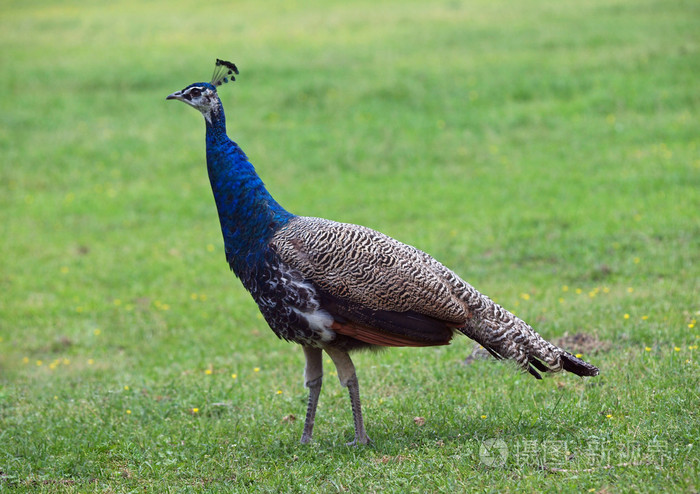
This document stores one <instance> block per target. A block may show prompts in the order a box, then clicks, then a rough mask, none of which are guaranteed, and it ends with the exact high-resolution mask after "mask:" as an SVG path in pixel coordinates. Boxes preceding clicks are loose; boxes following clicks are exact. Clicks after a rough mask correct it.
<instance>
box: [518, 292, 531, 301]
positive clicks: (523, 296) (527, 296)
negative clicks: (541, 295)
mask: <svg viewBox="0 0 700 494" xmlns="http://www.w3.org/2000/svg"><path fill="white" fill-rule="evenodd" d="M520 298H522V299H523V300H530V294H529V293H521V294H520Z"/></svg>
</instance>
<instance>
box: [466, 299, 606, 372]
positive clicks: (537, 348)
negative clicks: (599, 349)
mask: <svg viewBox="0 0 700 494" xmlns="http://www.w3.org/2000/svg"><path fill="white" fill-rule="evenodd" d="M480 309H481V310H480V311H479V312H477V313H475V314H474V316H473V317H472V318H471V319H470V321H469V323H468V324H467V325H465V326H464V327H461V328H459V331H460V332H462V333H464V334H465V335H466V336H468V337H469V338H471V339H473V340H475V341H476V342H477V343H479V344H480V345H481V346H483V347H484V348H485V349H486V350H488V351H489V353H491V355H493V356H494V357H496V358H497V359H511V360H514V361H515V362H516V363H517V364H518V365H519V366H520V367H521V368H522V369H523V370H524V371H527V372H529V373H530V374H532V375H533V376H534V377H535V378H536V379H542V376H541V375H540V373H539V372H538V371H540V372H559V371H561V370H562V369H563V370H565V371H568V372H572V373H574V374H576V375H578V376H597V375H598V372H599V371H598V368H597V367H595V366H594V365H591V364H589V363H588V362H585V361H584V360H581V359H580V358H578V357H575V356H574V355H572V354H570V353H568V352H566V351H564V350H562V349H561V348H559V347H557V346H555V345H553V344H552V343H550V342H548V341H547V340H545V339H544V338H542V337H541V336H540V335H539V334H538V333H537V332H536V331H535V330H534V329H532V328H531V327H530V326H529V325H528V324H527V323H526V322H525V321H523V320H522V319H520V318H518V317H516V316H515V315H514V314H512V313H510V312H509V311H507V310H505V309H504V308H503V307H501V306H500V305H498V304H496V303H494V302H493V301H491V300H490V299H489V298H488V297H485V296H484V297H483V299H482V306H481V307H480Z"/></svg>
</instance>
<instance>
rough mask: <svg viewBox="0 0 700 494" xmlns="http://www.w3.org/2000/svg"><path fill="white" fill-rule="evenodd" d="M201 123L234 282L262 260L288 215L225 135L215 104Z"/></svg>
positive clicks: (291, 216)
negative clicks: (205, 131) (204, 130)
mask: <svg viewBox="0 0 700 494" xmlns="http://www.w3.org/2000/svg"><path fill="white" fill-rule="evenodd" d="M218 103H219V106H218V108H215V109H214V111H212V112H211V113H210V115H209V116H208V117H209V118H206V117H207V116H205V121H206V124H207V135H206V142H207V169H208V171H209V181H210V182H211V188H212V192H213V193H214V200H215V201H216V207H217V209H218V211H219V221H220V222H221V233H222V234H223V236H224V246H225V248H226V260H227V261H228V263H229V265H230V266H231V269H233V271H234V273H236V275H237V276H238V277H246V275H249V274H251V273H253V272H254V271H255V269H256V268H257V267H258V266H260V264H261V263H262V262H263V260H264V254H265V252H266V251H267V245H268V242H269V241H270V238H271V237H272V235H273V234H274V233H275V232H276V231H277V230H278V229H279V228H281V227H282V226H284V225H285V224H286V223H287V222H288V221H289V220H290V219H291V218H293V217H294V215H293V214H291V213H289V212H287V211H286V210H285V209H284V208H283V207H282V206H280V205H279V204H278V203H277V201H275V199H274V198H273V197H272V196H271V195H270V193H269V192H268V191H267V189H266V188H265V185H264V184H263V182H262V180H260V177H259V176H258V174H257V173H256V172H255V168H253V165H252V164H251V163H250V162H249V161H248V157H247V156H246V155H245V153H244V152H243V150H242V149H241V148H240V147H238V145H237V144H236V143H235V142H233V141H231V140H230V139H229V138H228V136H227V135H226V118H225V116H224V111H223V107H222V106H221V102H218Z"/></svg>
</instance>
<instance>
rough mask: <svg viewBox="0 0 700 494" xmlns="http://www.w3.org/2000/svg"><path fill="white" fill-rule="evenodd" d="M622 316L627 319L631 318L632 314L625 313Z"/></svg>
mask: <svg viewBox="0 0 700 494" xmlns="http://www.w3.org/2000/svg"><path fill="white" fill-rule="evenodd" d="M622 317H624V318H625V319H629V318H630V315H629V314H625V315H624V316H622Z"/></svg>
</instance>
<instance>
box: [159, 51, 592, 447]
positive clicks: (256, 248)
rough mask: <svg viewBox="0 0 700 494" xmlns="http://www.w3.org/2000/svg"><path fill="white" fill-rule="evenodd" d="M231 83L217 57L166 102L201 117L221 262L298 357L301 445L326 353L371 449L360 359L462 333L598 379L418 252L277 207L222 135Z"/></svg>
mask: <svg viewBox="0 0 700 494" xmlns="http://www.w3.org/2000/svg"><path fill="white" fill-rule="evenodd" d="M238 73H239V72H238V68H237V67H236V65H235V64H233V63H231V62H227V61H223V60H218V59H217V60H216V65H215V69H214V75H213V78H212V80H211V82H197V83H194V84H190V85H189V86H187V87H185V88H184V89H182V90H181V91H177V92H175V93H172V94H170V95H169V96H167V98H166V99H168V100H179V101H182V102H183V103H186V104H188V105H190V106H192V107H194V108H196V109H197V110H199V111H200V112H201V113H202V115H204V120H205V124H206V157H207V170H208V173H209V180H210V183H211V188H212V192H213V195H214V201H215V203H216V208H217V210H218V214H219V221H220V224H221V233H222V235H223V240H224V247H225V254H226V261H227V262H228V264H229V266H230V268H231V270H232V271H233V272H234V273H235V275H236V276H237V277H238V278H239V279H240V280H241V282H242V283H243V286H244V287H245V288H246V289H247V290H248V292H250V294H251V295H252V297H253V299H254V300H255V302H256V303H257V304H258V307H259V309H260V312H261V313H262V315H263V317H264V318H265V320H266V322H267V324H268V325H269V326H270V328H271V329H272V331H274V333H275V334H276V335H277V336H278V337H279V338H281V339H284V340H287V341H291V342H294V343H298V344H300V345H301V347H302V349H303V351H304V355H305V358H306V366H305V369H304V379H305V386H306V387H308V389H309V398H308V405H307V409H306V419H305V422H304V429H303V432H302V435H301V442H302V443H309V442H310V441H311V439H312V434H313V427H314V419H315V415H316V407H317V404H318V399H319V395H320V392H321V384H322V380H323V352H325V353H326V354H327V355H328V356H329V357H330V358H331V360H332V361H333V363H334V365H335V367H336V369H337V374H338V378H339V380H340V384H341V385H342V386H343V387H346V388H347V389H348V392H349V395H350V404H351V407H352V414H353V421H354V428H355V437H354V440H353V441H352V442H351V443H348V444H366V443H368V442H369V441H370V440H369V437H368V436H367V432H366V431H365V426H364V422H363V417H362V410H361V405H360V390H359V384H358V379H357V374H356V372H355V367H354V364H353V362H352V360H351V358H350V353H351V352H353V351H355V350H361V349H380V348H382V347H404V346H405V347H424V346H436V345H447V344H449V343H450V341H451V339H452V338H453V336H455V334H457V333H461V334H463V335H466V336H467V337H469V338H471V339H472V340H474V341H476V342H477V343H479V344H480V345H482V346H483V347H484V348H485V349H486V350H488V351H489V352H490V353H491V355H493V356H494V357H495V358H496V359H511V360H513V361H514V362H515V363H516V364H517V365H518V366H519V367H520V368H521V369H522V370H523V371H527V372H529V373H530V374H532V375H533V376H534V377H535V378H537V379H541V375H540V372H558V371H561V370H566V371H569V372H572V373H574V374H577V375H579V376H595V375H597V374H598V369H597V368H596V367H595V366H593V365H591V364H589V363H588V362H585V361H583V360H581V359H580V358H577V357H576V356H574V355H572V354H570V353H568V352H566V351H564V350H562V349H561V348H558V347H557V346H555V345H553V344H552V343H549V342H548V341H546V340H545V339H543V338H542V337H541V336H540V335H539V334H538V333H537V332H535V330H534V329H532V328H531V327H530V326H529V325H528V324H527V323H526V322H524V321H523V320H521V319H519V318H518V317H516V316H515V315H513V314H512V313H510V312H509V311H507V310H506V309H504V308H503V307H501V306H500V305H498V304H496V303H495V302H493V301H492V300H491V299H490V298H489V297H487V296H486V295H483V294H482V293H480V292H479V291H477V290H476V289H475V288H474V287H472V286H471V285H470V284H469V283H467V282H466V281H464V280H462V279H461V278H460V277H459V276H457V274H455V273H454V272H453V271H451V270H450V269H448V268H446V267H445V266H443V265H442V264H441V263H440V262H438V261H436V260H435V259H434V258H433V257H431V256H430V255H428V254H426V253H425V252H422V251H421V250H419V249H417V248H415V247H412V246H410V245H407V244H404V243H401V242H399V241H397V240H394V239H393V238H391V237H389V236H387V235H384V234H382V233H380V232H377V231H375V230H372V229H370V228H366V227H363V226H359V225H353V224H348V223H338V222H335V221H331V220H327V219H322V218H313V217H305V216H297V215H294V214H292V213H290V212H288V211H287V210H286V209H284V208H283V207H282V206H281V205H280V204H279V203H278V202H277V201H276V200H275V199H274V198H273V197H272V196H271V195H270V193H269V192H268V191H267V189H266V188H265V185H264V184H263V182H262V180H261V179H260V177H259V176H258V174H257V173H256V171H255V169H254V167H253V165H252V164H251V162H250V161H249V160H248V157H247V156H246V154H245V153H244V152H243V150H242V149H241V148H240V147H239V146H238V144H236V143H235V142H233V141H232V140H230V139H229V137H228V135H227V133H226V119H225V116H224V109H223V106H222V104H221V100H220V99H219V96H218V93H217V88H218V87H219V86H221V85H222V84H224V83H226V82H229V81H234V80H235V76H236V75H238Z"/></svg>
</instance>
